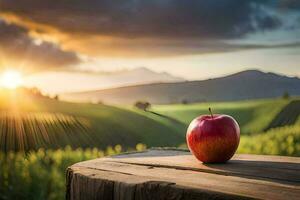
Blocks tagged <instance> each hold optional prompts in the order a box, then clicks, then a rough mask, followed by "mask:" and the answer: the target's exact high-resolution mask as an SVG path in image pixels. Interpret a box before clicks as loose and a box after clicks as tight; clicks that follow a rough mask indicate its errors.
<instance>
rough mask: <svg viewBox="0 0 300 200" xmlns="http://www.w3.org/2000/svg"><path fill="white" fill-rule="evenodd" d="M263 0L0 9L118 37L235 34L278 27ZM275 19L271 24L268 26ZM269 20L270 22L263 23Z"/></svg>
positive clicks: (6, 1)
mask: <svg viewBox="0 0 300 200" xmlns="http://www.w3.org/2000/svg"><path fill="white" fill-rule="evenodd" d="M264 2H266V1H264V0H260V1H256V0H250V1H240V0H227V1H219V0H209V1H203V0H188V1H182V0H164V1H162V0H150V1H149V0H126V1H124V0H114V1H111V0H88V1H82V0H71V1H70V0H60V1H53V0H44V1H40V0H19V1H18V0H17V1H11V0H2V4H1V10H2V11H3V12H11V13H14V14H16V15H19V16H22V17H24V18H26V19H29V20H32V21H34V22H37V23H41V24H47V25H51V26H54V27H56V28H58V29H60V30H62V31H66V32H73V31H75V32H77V33H78V32H79V33H89V34H91V33H92V34H101V35H110V36H118V37H125V38H127V37H129V38H131V37H163V36H166V37H175V38H182V37H188V38H191V37H198V38H214V39H215V38H232V37H239V36H242V35H244V34H245V33H248V32H252V31H255V30H256V28H257V27H259V28H264V29H266V28H276V25H279V23H277V22H278V19H276V17H275V16H271V15H266V14H265V13H263V12H262V10H261V6H262V5H264ZM270 24H272V26H269V25H270ZM265 25H266V26H265Z"/></svg>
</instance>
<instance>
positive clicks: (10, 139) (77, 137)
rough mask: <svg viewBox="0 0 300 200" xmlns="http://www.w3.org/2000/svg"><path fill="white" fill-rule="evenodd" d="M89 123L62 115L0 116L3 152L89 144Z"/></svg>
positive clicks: (17, 114) (3, 113)
mask: <svg viewBox="0 0 300 200" xmlns="http://www.w3.org/2000/svg"><path fill="white" fill-rule="evenodd" d="M89 129H90V125H89V121H88V120H86V119H84V118H82V117H74V116H71V115H66V114H61V113H38V112H9V111H2V112H0V150H2V151H9V150H25V151H27V150H31V149H38V148H41V147H43V148H47V147H49V145H51V147H53V148H58V147H60V146H66V145H67V144H74V143H80V144H85V143H88V141H87V140H88V139H89V134H88V132H89Z"/></svg>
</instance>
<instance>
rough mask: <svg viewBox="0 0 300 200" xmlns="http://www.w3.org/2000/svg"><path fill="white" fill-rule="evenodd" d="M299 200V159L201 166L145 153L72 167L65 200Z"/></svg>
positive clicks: (238, 158) (245, 158)
mask: <svg viewBox="0 0 300 200" xmlns="http://www.w3.org/2000/svg"><path fill="white" fill-rule="evenodd" d="M249 198H250V199H252V198H254V199H273V200H275V199H298V200H299V199H300V158H297V157H285V156H263V155H246V154H240V155H235V156H234V157H233V158H232V159H231V160H230V161H229V162H228V163H225V164H202V163H201V162H199V161H198V160H196V158H194V156H192V155H191V154H190V153H189V152H187V151H181V150H163V149H161V150H159V149H156V150H147V151H145V152H138V153H130V154H123V155H118V156H113V157H107V158H100V159H95V160H90V161H85V162H80V163H77V164H75V165H73V166H71V167H69V168H68V171H67V199H249Z"/></svg>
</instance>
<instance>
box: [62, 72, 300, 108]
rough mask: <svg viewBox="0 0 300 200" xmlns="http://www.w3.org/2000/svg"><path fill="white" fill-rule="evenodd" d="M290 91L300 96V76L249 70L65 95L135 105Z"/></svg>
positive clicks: (71, 98) (197, 100) (276, 93)
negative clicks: (142, 101)
mask: <svg viewBox="0 0 300 200" xmlns="http://www.w3.org/2000/svg"><path fill="white" fill-rule="evenodd" d="M285 92H288V93H289V94H290V95H300V79H299V78H296V77H293V78H292V77H287V76H283V75H279V74H275V73H265V72H261V71H258V70H247V71H242V72H239V73H236V74H232V75H229V76H224V77H221V78H215V79H209V80H203V81H185V82H176V83H154V84H146V85H135V86H126V87H120V88H114V89H105V90H95V91H87V92H79V93H69V94H65V95H62V97H63V98H64V99H68V100H76V101H91V100H99V101H102V102H104V103H110V104H132V103H134V102H136V101H138V100H146V101H149V102H151V103H153V104H169V103H182V102H188V103H191V102H204V101H232V100H244V99H259V98H273V97H279V96H282V94H283V93H285Z"/></svg>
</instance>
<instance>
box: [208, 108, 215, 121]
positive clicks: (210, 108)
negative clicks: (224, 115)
mask: <svg viewBox="0 0 300 200" xmlns="http://www.w3.org/2000/svg"><path fill="white" fill-rule="evenodd" d="M208 110H209V112H210V115H211V118H212V119H213V118H214V116H213V114H212V112H211V108H208Z"/></svg>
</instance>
